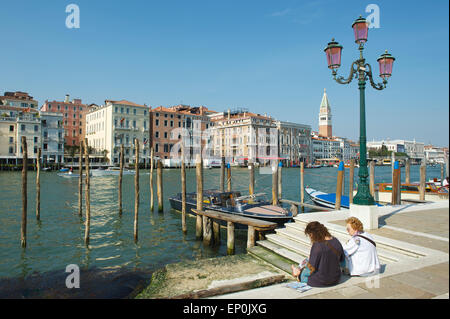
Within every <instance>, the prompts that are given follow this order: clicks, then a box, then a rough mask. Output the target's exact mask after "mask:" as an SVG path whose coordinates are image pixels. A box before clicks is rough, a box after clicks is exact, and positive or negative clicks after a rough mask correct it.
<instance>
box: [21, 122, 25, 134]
mask: <svg viewBox="0 0 450 319" xmlns="http://www.w3.org/2000/svg"><path fill="white" fill-rule="evenodd" d="M25 128H26V126H25V124H22V125H20V130H21V131H22V132H23V131H25Z"/></svg>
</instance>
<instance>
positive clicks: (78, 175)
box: [58, 171, 92, 178]
mask: <svg viewBox="0 0 450 319" xmlns="http://www.w3.org/2000/svg"><path fill="white" fill-rule="evenodd" d="M58 176H60V177H64V178H79V177H80V174H74V173H72V172H71V171H69V172H67V173H58ZM89 176H92V174H91V173H89ZM83 177H86V174H83Z"/></svg>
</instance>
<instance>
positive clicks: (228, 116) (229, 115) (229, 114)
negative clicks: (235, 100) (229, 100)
mask: <svg viewBox="0 0 450 319" xmlns="http://www.w3.org/2000/svg"><path fill="white" fill-rule="evenodd" d="M228 119H230V109H228Z"/></svg>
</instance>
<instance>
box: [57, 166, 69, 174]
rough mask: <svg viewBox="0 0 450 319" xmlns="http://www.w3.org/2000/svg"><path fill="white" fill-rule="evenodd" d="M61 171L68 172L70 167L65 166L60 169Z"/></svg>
mask: <svg viewBox="0 0 450 319" xmlns="http://www.w3.org/2000/svg"><path fill="white" fill-rule="evenodd" d="M59 171H60V172H62V173H63V172H68V171H69V168H68V167H63V168H61V169H60V170H59Z"/></svg>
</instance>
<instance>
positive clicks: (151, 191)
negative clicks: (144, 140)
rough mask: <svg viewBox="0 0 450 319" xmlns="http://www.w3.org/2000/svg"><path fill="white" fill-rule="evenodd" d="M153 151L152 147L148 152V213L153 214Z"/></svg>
mask: <svg viewBox="0 0 450 319" xmlns="http://www.w3.org/2000/svg"><path fill="white" fill-rule="evenodd" d="M154 152H155V150H154V149H153V147H152V148H151V150H150V212H153V208H154V206H155V202H154V197H155V196H154V195H153V167H154V166H155V162H154V160H153V157H154V155H155V153H154Z"/></svg>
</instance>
